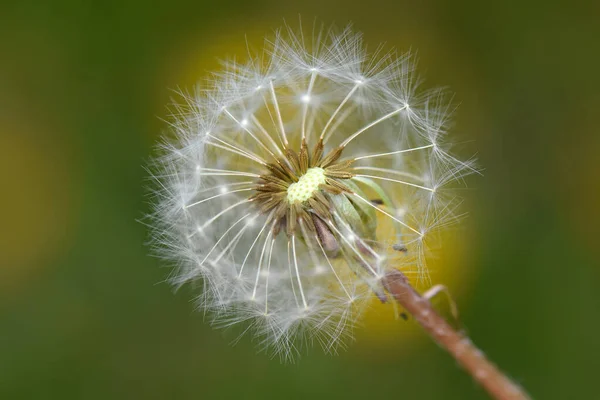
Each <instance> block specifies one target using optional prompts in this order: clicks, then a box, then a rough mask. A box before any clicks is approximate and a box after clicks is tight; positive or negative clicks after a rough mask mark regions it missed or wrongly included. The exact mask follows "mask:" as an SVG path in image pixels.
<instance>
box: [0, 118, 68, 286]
mask: <svg viewBox="0 0 600 400" xmlns="http://www.w3.org/2000/svg"><path fill="white" fill-rule="evenodd" d="M15 125H17V124H13V125H11V126H6V125H4V126H1V127H0V129H1V130H2V131H3V134H2V135H0V174H1V182H2V196H0V220H1V221H2V229H0V243H2V244H3V245H2V251H0V294H1V295H2V296H6V295H10V294H11V293H13V292H15V291H18V290H19V288H21V287H22V286H25V285H26V284H27V282H28V280H29V279H30V278H31V277H32V275H33V274H35V273H38V272H39V270H40V268H42V267H43V266H44V265H46V264H47V263H48V262H49V260H51V259H52V258H53V257H54V256H55V255H56V254H57V253H58V252H59V251H60V250H61V249H63V248H64V246H65V244H66V243H65V242H66V237H67V230H68V228H69V226H70V221H71V220H72V210H73V201H72V198H71V196H70V182H69V174H68V168H67V165H66V163H65V156H64V155H63V154H61V153H62V152H61V151H60V150H59V149H57V148H56V144H55V141H52V140H51V139H50V138H51V137H53V135H52V132H43V131H42V132H41V131H39V130H36V129H32V127H23V126H15Z"/></svg>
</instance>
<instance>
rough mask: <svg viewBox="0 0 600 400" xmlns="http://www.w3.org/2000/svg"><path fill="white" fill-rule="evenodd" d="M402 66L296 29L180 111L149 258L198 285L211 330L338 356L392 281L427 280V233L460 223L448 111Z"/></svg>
mask: <svg viewBox="0 0 600 400" xmlns="http://www.w3.org/2000/svg"><path fill="white" fill-rule="evenodd" d="M414 67H415V60H414V57H413V56H412V55H411V54H403V55H400V56H398V55H397V54H396V53H394V52H388V53H384V52H383V51H382V50H381V48H379V49H377V51H375V52H374V53H373V54H369V53H368V52H367V50H366V47H365V46H364V44H363V42H362V38H361V35H360V34H357V33H354V32H353V31H352V30H351V29H349V28H348V29H345V30H342V31H339V32H336V31H334V30H330V31H328V32H321V33H318V34H315V35H312V36H311V37H305V36H303V35H302V34H300V33H298V34H295V33H294V32H293V31H292V30H290V29H285V30H283V31H280V32H277V33H276V34H275V35H274V38H273V39H271V40H267V41H266V42H265V49H264V51H263V52H262V53H261V54H259V55H258V56H250V57H249V60H248V61H247V62H245V63H237V62H227V63H224V65H223V71H222V72H220V73H216V74H214V75H213V76H212V77H211V79H210V80H209V81H208V83H207V84H205V85H204V87H201V88H199V89H198V90H196V91H195V92H194V94H192V95H185V94H183V95H182V96H183V98H184V100H185V101H184V102H183V104H179V105H176V106H175V110H176V113H175V114H176V115H175V117H174V120H173V121H172V123H171V126H172V131H173V135H172V136H173V138H172V139H171V140H165V142H164V144H163V145H161V155H160V157H158V158H157V160H156V163H155V164H156V165H155V166H154V171H155V175H154V178H155V179H156V181H157V184H156V190H155V194H156V201H155V211H154V214H153V215H152V226H153V233H154V235H153V247H154V248H155V249H156V251H157V253H158V254H159V255H160V256H162V257H165V258H166V259H168V260H171V261H174V262H176V265H177V268H175V269H174V270H173V274H172V275H171V277H170V280H171V282H172V283H173V284H174V285H176V286H180V285H183V284H185V283H188V282H198V283H200V285H199V286H200V295H199V297H198V305H199V307H200V308H201V309H203V310H205V311H207V313H208V315H210V317H211V319H212V321H213V322H214V324H215V325H217V326H220V327H229V326H234V325H238V324H240V325H241V326H242V327H243V328H242V331H243V332H252V334H253V335H254V336H255V337H256V338H258V340H259V342H260V345H261V347H264V348H268V349H270V350H273V351H274V353H276V354H279V355H280V356H282V357H283V358H290V357H293V356H294V355H295V354H297V353H298V351H299V350H300V349H301V348H302V346H304V345H305V344H309V343H312V342H314V341H317V342H318V343H320V344H321V345H322V347H323V348H324V349H325V350H326V351H336V349H337V348H338V347H339V346H338V345H339V344H343V343H344V339H345V338H348V337H350V336H351V334H352V327H353V325H354V324H355V323H356V322H357V320H358V318H359V317H360V313H361V310H362V309H363V308H364V307H363V306H364V304H365V303H366V302H367V301H368V300H370V299H373V297H374V296H377V297H378V298H379V299H380V300H381V301H385V300H386V299H387V296H386V293H385V292H384V290H383V288H382V286H381V284H380V282H379V281H380V279H381V277H382V276H383V275H384V274H385V272H386V271H389V270H390V269H392V268H397V269H400V270H402V271H403V272H404V273H405V274H407V275H409V276H411V275H412V276H413V277H415V279H427V268H426V265H425V260H426V252H427V249H428V243H429V241H430V240H431V239H432V238H433V236H435V235H433V232H434V231H435V230H436V229H437V228H440V227H443V226H445V225H447V224H448V223H450V222H452V221H453V220H454V219H456V217H457V216H456V215H455V212H454V211H455V208H456V205H457V203H458V202H457V199H456V197H454V196H453V195H451V194H450V192H449V191H448V190H447V189H448V188H449V186H448V184H449V183H452V182H455V181H457V180H460V179H461V178H462V177H463V176H464V175H465V174H468V173H470V172H471V171H473V167H472V165H471V163H470V162H462V161H459V160H458V159H456V158H455V157H453V156H451V155H450V154H449V152H448V143H447V140H446V129H447V125H446V123H447V119H448V114H449V105H448V103H447V101H445V98H446V96H445V95H444V93H443V91H441V90H429V91H421V90H420V88H419V85H418V83H419V81H418V79H417V77H416V76H415V72H414Z"/></svg>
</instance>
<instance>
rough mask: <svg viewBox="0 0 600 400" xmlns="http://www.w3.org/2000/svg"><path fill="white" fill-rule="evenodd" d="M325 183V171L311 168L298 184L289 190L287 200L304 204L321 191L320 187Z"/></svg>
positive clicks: (294, 184)
mask: <svg viewBox="0 0 600 400" xmlns="http://www.w3.org/2000/svg"><path fill="white" fill-rule="evenodd" d="M324 183H325V170H324V169H323V168H319V167H314V168H309V169H308V170H307V171H306V173H305V174H304V175H302V176H301V177H300V179H299V180H298V182H295V183H292V184H291V185H290V186H289V187H288V190H287V199H288V202H290V203H302V202H305V201H306V200H308V199H310V198H311V196H312V195H313V193H314V192H316V191H317V190H319V185H322V184H324Z"/></svg>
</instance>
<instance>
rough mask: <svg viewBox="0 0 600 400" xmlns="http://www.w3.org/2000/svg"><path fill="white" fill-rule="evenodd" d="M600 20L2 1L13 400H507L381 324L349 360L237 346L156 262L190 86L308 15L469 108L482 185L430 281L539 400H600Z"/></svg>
mask: <svg viewBox="0 0 600 400" xmlns="http://www.w3.org/2000/svg"><path fill="white" fill-rule="evenodd" d="M599 4H600V3H598V2H595V1H591V0H590V1H587V2H586V1H579V2H578V1H570V2H569V1H564V2H557V1H552V0H546V1H537V0H533V1H516V0H508V1H503V2H493V3H492V2H481V1H475V0H471V1H460V0H455V1H445V0H425V1H405V0H389V1H385V0H370V1H359V0H345V1H338V0H334V1H325V0H303V1H273V0H257V1H255V0H237V1H225V0H224V1H203V0H193V1H188V0H170V1H167V2H148V1H140V0H120V1H110V0H108V1H72V2H69V1H60V0H57V1H45V2H44V1H29V0H22V1H14V2H11V1H9V2H7V1H3V2H2V3H0V188H1V191H2V195H1V196H0V398H2V399H61V400H66V399H234V398H235V399H254V398H256V399H263V400H264V399H279V398H286V399H289V400H291V399H306V398H311V399H332V398H340V399H359V398H360V399H364V398H398V399H461V400H462V399H485V398H487V397H486V395H485V393H484V392H483V391H482V390H481V389H479V388H477V387H476V386H475V384H474V383H473V382H472V380H471V378H469V377H468V376H467V375H465V374H464V373H463V372H462V371H461V370H460V369H459V368H457V366H456V365H455V363H454V361H453V360H452V359H451V358H450V357H448V356H447V355H446V354H445V353H444V352H442V351H441V350H440V349H439V348H437V346H436V345H435V344H433V343H432V342H431V341H429V339H428V338H427V337H425V336H424V335H423V334H422V333H421V332H420V331H419V329H418V328H417V327H415V326H414V324H413V323H412V322H411V321H408V322H403V321H396V320H394V319H393V318H390V315H392V313H391V312H390V310H389V309H386V308H383V307H379V308H378V307H374V309H373V310H372V311H371V312H369V315H368V316H367V318H366V320H365V322H364V327H363V328H361V329H359V331H357V332H356V336H357V339H356V341H355V342H354V343H351V344H350V346H349V348H348V350H347V351H342V352H341V353H340V354H339V355H337V356H331V355H324V354H322V353H321V351H320V350H318V349H315V350H311V351H307V352H306V355H304V356H303V357H302V358H301V359H300V360H299V361H298V362H297V363H295V364H292V365H282V364H280V362H279V360H278V359H275V360H272V359H270V358H269V357H268V356H267V355H265V354H257V353H256V350H255V347H254V346H253V344H252V342H251V340H250V339H249V338H246V339H243V340H242V341H241V342H240V343H239V344H238V345H236V346H231V345H230V344H229V342H230V341H231V340H232V339H233V338H234V337H235V336H233V337H232V336H231V335H228V333H227V332H221V331H215V330H212V329H211V328H210V327H209V326H208V325H207V324H206V323H205V322H204V321H203V318H202V315H201V314H200V313H196V312H194V305H193V303H192V302H191V301H190V300H191V298H192V293H191V292H190V291H186V290H183V291H180V292H178V293H175V294H174V293H173V292H172V289H171V288H170V287H169V286H168V285H167V284H165V283H163V280H164V279H165V277H166V276H167V273H168V270H167V269H166V268H161V265H160V263H159V262H158V260H156V259H154V258H152V257H149V256H148V255H147V252H148V251H147V249H146V247H145V246H144V242H145V241H146V239H147V230H146V228H145V227H144V225H143V224H141V223H139V222H137V219H139V218H141V217H143V215H144V214H145V213H146V212H148V211H149V206H148V204H147V201H148V197H147V191H146V189H145V188H144V187H145V186H147V185H148V181H147V175H148V174H147V172H146V171H145V170H144V169H143V166H144V165H145V164H146V163H147V161H148V159H149V158H150V157H151V155H152V152H153V146H154V144H155V142H156V140H157V139H158V138H159V136H160V135H161V133H163V132H164V130H165V129H166V124H165V123H164V122H163V121H162V120H161V118H166V116H167V110H166V108H165V106H166V105H167V104H168V103H169V101H170V97H171V96H173V92H172V91H171V90H172V89H176V88H178V87H180V88H191V87H192V85H193V84H194V83H195V82H196V81H197V80H199V79H202V78H203V77H204V76H206V74H207V71H210V70H212V69H215V68H217V67H218V61H217V59H218V58H219V57H220V58H225V57H228V56H233V55H235V54H244V53H245V51H246V50H245V49H246V43H245V42H246V40H248V41H249V42H250V43H256V45H257V46H259V45H260V42H261V40H262V37H263V36H264V35H265V34H267V35H268V34H270V33H272V31H273V30H274V29H276V28H278V27H280V26H281V25H282V23H283V19H284V18H285V19H286V21H287V22H288V23H289V24H290V25H292V26H295V25H296V26H297V25H298V18H299V17H298V16H299V15H301V16H302V20H303V24H305V25H309V26H310V25H311V24H312V23H313V19H314V18H315V17H317V18H318V21H319V22H322V23H324V24H325V25H330V24H332V23H335V24H337V25H338V26H345V25H346V24H347V23H349V22H353V23H354V27H355V29H357V30H360V31H362V32H364V34H365V39H366V42H367V43H368V44H369V45H370V46H372V48H374V47H375V46H376V45H377V44H379V43H380V42H382V41H385V42H386V43H388V45H389V46H390V47H392V46H393V47H397V48H399V49H405V50H406V49H409V48H412V49H413V50H418V53H419V57H420V60H421V61H420V69H421V72H423V74H424V75H425V76H426V78H427V81H426V86H430V87H431V86H439V85H447V86H448V87H449V88H451V90H452V91H454V92H455V93H456V97H455V99H456V100H457V101H458V102H459V103H460V107H459V109H458V111H457V114H456V118H455V126H454V132H455V136H454V137H455V140H456V141H457V142H459V143H460V144H461V147H462V148H464V149H465V153H464V155H465V156H469V155H470V154H472V153H473V152H477V154H478V157H479V159H480V164H481V165H482V166H483V168H484V176H483V177H477V178H474V179H471V180H469V182H468V183H469V189H468V190H465V191H464V194H465V197H466V201H465V203H464V209H465V211H468V212H469V214H470V216H469V218H468V219H466V220H465V221H464V222H463V223H462V224H461V226H460V227H455V228H453V229H452V231H451V232H450V233H449V234H447V235H446V236H447V238H446V239H447V240H446V243H445V247H444V249H443V251H442V252H441V253H440V254H439V257H438V259H437V260H436V262H435V263H434V269H433V273H432V280H433V282H435V283H446V284H447V285H448V286H449V287H450V290H451V291H452V292H453V293H454V295H455V298H456V300H457V302H458V304H459V307H460V310H461V313H462V322H463V323H464V325H465V326H466V327H467V328H468V330H469V332H470V334H471V337H472V338H473V340H474V341H475V342H476V343H478V344H479V345H480V346H481V347H482V348H483V349H484V350H485V351H486V353H487V354H488V355H489V356H490V357H491V358H492V359H493V360H495V361H496V362H497V363H498V364H499V365H500V366H501V367H502V368H503V369H504V370H506V371H508V372H509V373H510V374H511V375H512V376H513V377H514V378H515V379H516V380H517V381H518V382H520V383H522V384H523V385H524V386H525V387H526V388H527V389H528V390H529V391H530V392H531V393H532V394H533V396H534V397H535V398H537V399H575V398H585V399H593V398H600V391H599V389H598V385H597V380H598V377H597V374H598V371H600V340H599V339H598V332H599V331H600V315H599V314H600V292H599V291H598V285H600V261H599V257H600V254H599V253H600V252H599V251H598V249H599V247H600V244H599V241H600V229H599V226H600V217H599V214H600V212H599V210H598V208H599V206H600V164H599V157H598V154H600V153H599V152H600V130H599V129H598V116H599V115H600V114H599V111H598V110H600V74H599V72H598V71H600V45H599V43H600V24H598V19H599V18H600V6H599ZM441 306H443V305H441Z"/></svg>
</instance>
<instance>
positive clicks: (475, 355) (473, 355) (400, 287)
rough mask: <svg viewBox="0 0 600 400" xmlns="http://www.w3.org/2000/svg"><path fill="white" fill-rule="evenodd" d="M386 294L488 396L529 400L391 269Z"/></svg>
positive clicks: (508, 399)
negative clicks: (387, 293)
mask: <svg viewBox="0 0 600 400" xmlns="http://www.w3.org/2000/svg"><path fill="white" fill-rule="evenodd" d="M382 281H383V285H384V287H385V289H386V290H387V291H388V292H389V294H390V295H391V296H392V297H394V299H396V301H397V302H398V303H399V304H400V305H401V306H402V307H403V308H404V309H405V310H406V311H407V312H408V313H409V314H411V315H412V316H413V317H414V318H415V320H416V321H417V322H418V323H419V325H421V326H422V327H423V329H425V331H426V332H427V333H428V334H429V335H430V336H431V337H432V338H433V340H435V342H436V343H437V344H438V345H440V346H441V347H443V348H444V349H445V350H446V351H448V353H450V355H452V357H454V358H455V359H456V361H457V362H458V364H459V365H461V366H462V367H463V368H464V369H465V370H466V371H467V372H468V373H469V374H470V375H471V376H472V377H473V379H474V380H475V381H476V382H477V383H478V384H480V385H481V386H482V387H483V388H484V389H485V390H486V391H487V392H488V394H489V395H490V396H491V397H492V398H494V399H496V400H530V399H531V398H530V397H529V396H528V395H527V393H525V391H524V390H523V389H522V388H521V387H520V386H519V385H517V384H516V383H514V382H513V381H512V380H511V379H510V378H508V377H507V376H506V375H505V374H504V373H503V372H502V371H500V370H499V369H498V367H496V366H495V365H494V364H493V363H492V362H491V361H490V360H488V359H487V358H486V356H485V354H483V352H482V351H481V350H479V349H478V348H477V347H476V346H475V345H474V344H473V343H472V342H471V340H470V339H469V338H468V337H467V336H466V335H465V334H464V333H462V332H460V331H457V330H456V329H455V328H453V327H452V326H451V325H450V324H449V323H448V322H446V320H445V319H444V318H442V317H441V316H440V315H439V314H438V313H437V312H436V311H435V310H434V309H433V307H432V305H431V303H430V302H429V300H427V299H426V298H424V297H423V296H421V295H420V294H419V293H417V291H416V290H415V289H414V288H413V287H412V286H411V285H410V283H409V281H408V279H407V278H406V276H405V275H404V274H403V273H402V272H400V271H398V270H393V271H390V272H388V273H387V274H386V276H385V277H384V278H383V280H382Z"/></svg>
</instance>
